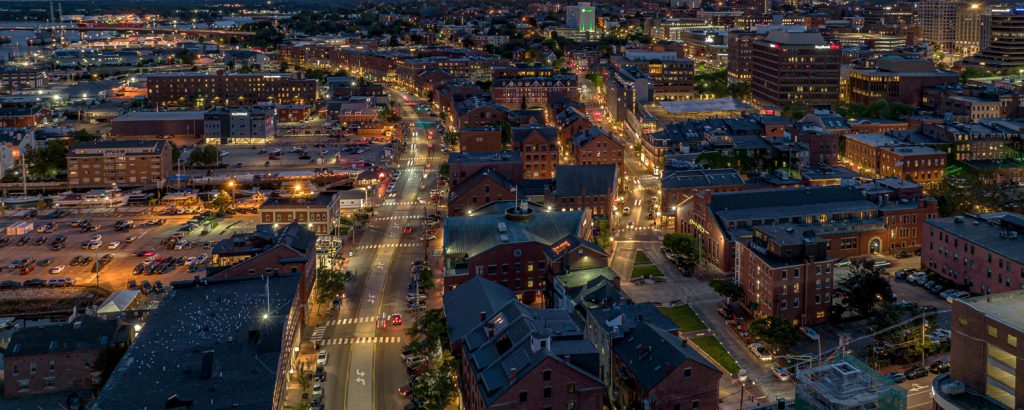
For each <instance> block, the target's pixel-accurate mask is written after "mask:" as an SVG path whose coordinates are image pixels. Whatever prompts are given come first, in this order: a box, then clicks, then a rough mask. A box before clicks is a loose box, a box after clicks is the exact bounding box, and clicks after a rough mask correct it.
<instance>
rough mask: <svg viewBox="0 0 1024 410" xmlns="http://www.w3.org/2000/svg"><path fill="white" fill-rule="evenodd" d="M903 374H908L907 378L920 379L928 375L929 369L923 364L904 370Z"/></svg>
mask: <svg viewBox="0 0 1024 410" xmlns="http://www.w3.org/2000/svg"><path fill="white" fill-rule="evenodd" d="M903 375H904V376H907V380H914V379H920V378H922V377H925V376H927V375H928V370H927V369H925V368H923V367H921V366H914V367H911V368H910V370H907V371H905V372H903Z"/></svg>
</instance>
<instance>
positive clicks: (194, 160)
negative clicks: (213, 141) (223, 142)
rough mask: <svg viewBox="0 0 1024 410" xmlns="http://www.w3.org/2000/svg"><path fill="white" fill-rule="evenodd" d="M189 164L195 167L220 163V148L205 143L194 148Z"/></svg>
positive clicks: (189, 157)
mask: <svg viewBox="0 0 1024 410" xmlns="http://www.w3.org/2000/svg"><path fill="white" fill-rule="evenodd" d="M187 164H188V165H189V166H193V167H196V166H198V167H212V166H215V165H217V164H220V150H218V149H217V146H215V145H204V146H202V147H199V148H196V149H194V150H192V153H191V154H189V156H188V161H187Z"/></svg>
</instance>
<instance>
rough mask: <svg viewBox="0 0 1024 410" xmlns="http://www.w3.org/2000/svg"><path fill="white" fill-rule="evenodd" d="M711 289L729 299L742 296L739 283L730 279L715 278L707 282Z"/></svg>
mask: <svg viewBox="0 0 1024 410" xmlns="http://www.w3.org/2000/svg"><path fill="white" fill-rule="evenodd" d="M708 286H711V289H712V290H714V291H715V292H717V293H718V294H719V295H722V296H723V297H726V298H729V299H739V298H740V297H741V296H743V289H742V288H740V285H739V284H737V283H736V282H733V281H731V280H722V279H715V280H713V281H711V282H710V283H708Z"/></svg>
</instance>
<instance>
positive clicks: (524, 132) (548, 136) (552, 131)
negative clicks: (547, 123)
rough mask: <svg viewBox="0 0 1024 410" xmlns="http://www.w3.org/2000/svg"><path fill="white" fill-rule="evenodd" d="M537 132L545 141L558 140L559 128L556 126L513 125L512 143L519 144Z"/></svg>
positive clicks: (552, 141)
mask: <svg viewBox="0 0 1024 410" xmlns="http://www.w3.org/2000/svg"><path fill="white" fill-rule="evenodd" d="M533 134H537V135H539V136H540V137H541V138H543V139H544V140H545V141H547V142H550V143H554V142H556V141H558V128H555V127H536V126H534V127H512V145H514V146H518V145H520V144H522V143H523V141H526V139H527V138H529V137H530V136H531V135H533Z"/></svg>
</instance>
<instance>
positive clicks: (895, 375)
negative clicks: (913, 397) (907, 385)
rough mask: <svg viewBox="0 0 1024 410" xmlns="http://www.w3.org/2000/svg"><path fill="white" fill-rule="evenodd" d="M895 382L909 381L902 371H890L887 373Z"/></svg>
mask: <svg viewBox="0 0 1024 410" xmlns="http://www.w3.org/2000/svg"><path fill="white" fill-rule="evenodd" d="M886 376H887V377H889V380H892V382H893V383H896V384H900V383H903V382H905V381H907V376H906V375H905V374H903V373H900V372H890V373H889V374H887V375H886Z"/></svg>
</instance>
